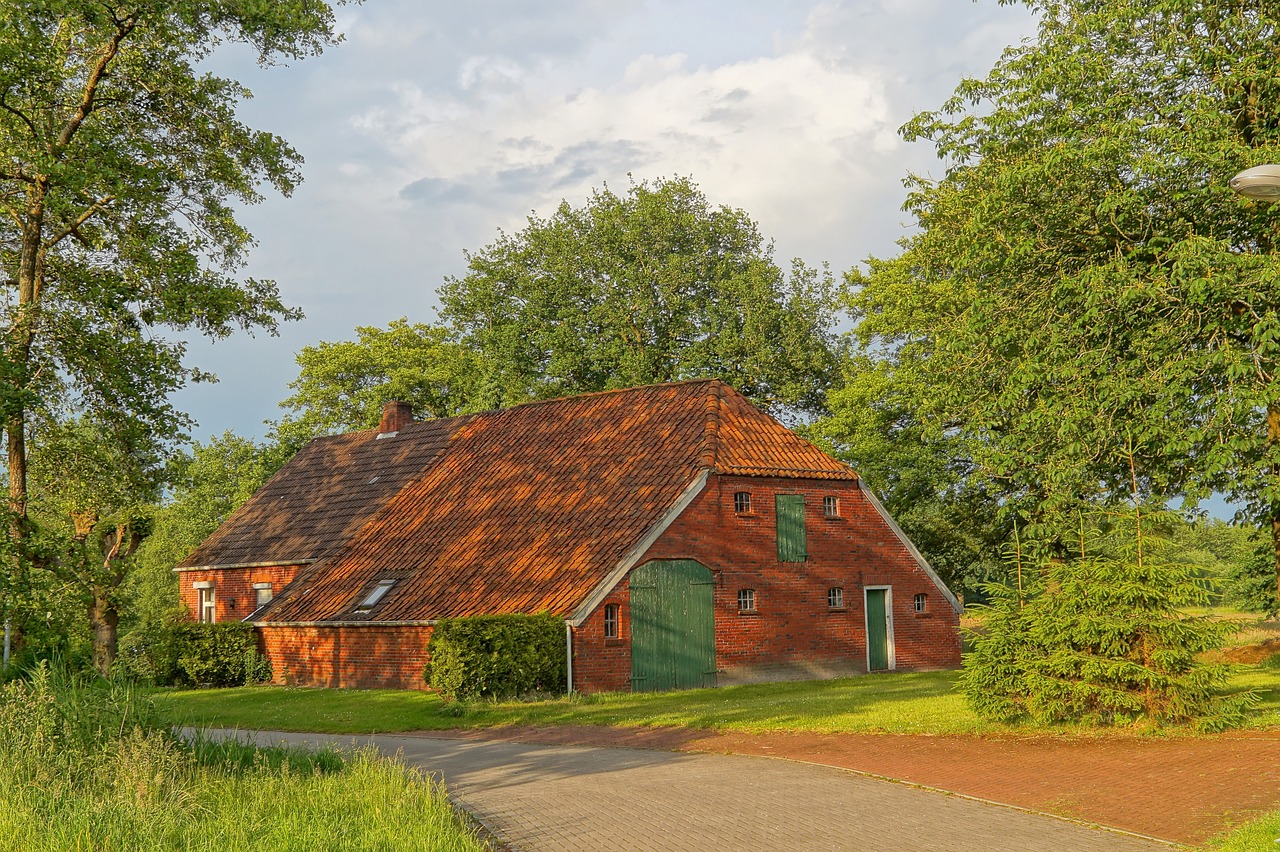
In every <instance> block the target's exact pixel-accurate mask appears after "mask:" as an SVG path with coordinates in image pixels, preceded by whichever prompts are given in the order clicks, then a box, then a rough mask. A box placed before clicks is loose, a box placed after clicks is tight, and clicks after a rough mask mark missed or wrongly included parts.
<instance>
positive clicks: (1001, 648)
mask: <svg viewBox="0 0 1280 852" xmlns="http://www.w3.org/2000/svg"><path fill="white" fill-rule="evenodd" d="M1144 523H1146V525H1147V528H1146V529H1144V527H1143V524H1144ZM1151 523H1152V518H1150V517H1149V516H1146V515H1144V514H1142V513H1141V512H1136V513H1135V514H1134V515H1133V516H1132V517H1130V518H1128V519H1122V527H1123V535H1124V536H1125V538H1124V539H1122V540H1119V541H1117V540H1115V539H1114V538H1113V539H1112V540H1110V541H1104V542H1102V544H1103V545H1104V546H1103V547H1102V548H1096V547H1095V548H1093V549H1092V551H1091V548H1090V547H1089V545H1088V543H1087V542H1086V539H1087V537H1088V536H1086V535H1085V534H1084V533H1083V532H1082V534H1081V536H1080V540H1081V546H1080V553H1079V554H1078V555H1077V556H1076V557H1075V558H1069V559H1068V558H1063V557H1062V556H1061V555H1060V554H1059V555H1058V556H1056V557H1055V558H1053V559H1042V560H1039V561H1038V562H1033V563H1032V564H1030V565H1028V564H1026V563H1024V562H1022V561H1021V559H1020V558H1019V559H1018V561H1017V564H1016V565H1015V568H1016V570H1017V571H1018V575H1019V577H1020V578H1021V587H1020V588H1019V587H1016V586H999V585H993V586H991V587H989V592H990V594H991V598H992V602H991V604H990V605H989V606H988V607H985V609H986V611H987V619H986V624H985V631H984V634H983V635H980V636H975V637H974V648H973V651H972V653H970V654H969V655H968V656H967V657H966V658H965V663H964V672H963V673H962V675H961V678H960V685H961V688H962V689H963V690H964V692H965V694H966V696H967V697H968V700H969V703H970V705H971V706H972V707H973V709H974V710H975V711H976V712H977V713H978V714H979V715H982V716H985V717H987V718H990V719H996V720H999V721H1003V722H1017V721H1021V720H1025V719H1031V720H1034V721H1036V722H1039V723H1057V722H1086V723H1091V724H1100V725H1110V724H1118V723H1119V724H1123V723H1129V722H1133V721H1136V720H1139V719H1145V720H1147V721H1149V722H1151V723H1154V724H1164V723H1177V724H1182V723H1194V724H1196V725H1197V726H1199V727H1202V728H1207V729H1219V728H1223V727H1227V726H1230V725H1233V724H1239V723H1240V722H1241V721H1243V718H1244V710H1245V709H1247V707H1249V706H1250V705H1251V704H1252V703H1254V702H1255V701H1256V698H1255V696H1254V695H1253V694H1252V693H1244V694H1238V695H1223V694H1222V691H1223V689H1224V687H1225V685H1226V680H1227V676H1228V674H1229V671H1230V669H1229V667H1228V666H1225V665H1216V664H1209V663H1206V662H1203V661H1201V660H1200V659H1199V655H1200V654H1201V653H1203V652H1204V651H1208V650H1212V649H1215V648H1219V647H1221V646H1222V643H1223V642H1224V641H1225V639H1226V638H1227V636H1229V635H1230V634H1231V633H1232V632H1233V630H1234V629H1235V627H1234V626H1233V625H1231V624H1229V623H1227V622H1224V621H1222V620H1220V619H1215V618H1212V617H1208V616H1197V615H1191V614H1188V613H1187V612H1186V610H1187V609H1188V608H1190V607H1197V606H1202V605H1203V604H1204V603H1205V598H1206V593H1205V591H1204V589H1203V588H1202V586H1201V585H1200V584H1198V583H1197V582H1196V581H1195V580H1196V578H1195V577H1194V570H1193V568H1192V567H1191V566H1186V565H1177V564H1168V563H1165V562H1163V561H1161V559H1160V558H1159V555H1160V547H1161V542H1160V541H1159V540H1158V539H1155V538H1153V537H1152V536H1151V535H1150V527H1151ZM1094 544H1097V542H1096V541H1095V542H1094ZM1021 552H1022V549H1021V548H1019V549H1018V553H1019V554H1020V553H1021Z"/></svg>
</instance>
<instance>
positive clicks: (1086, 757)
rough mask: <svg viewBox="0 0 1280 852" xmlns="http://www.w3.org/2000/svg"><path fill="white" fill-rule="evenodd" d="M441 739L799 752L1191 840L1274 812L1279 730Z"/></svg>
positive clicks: (477, 734)
mask: <svg viewBox="0 0 1280 852" xmlns="http://www.w3.org/2000/svg"><path fill="white" fill-rule="evenodd" d="M440 735H442V734H441V733H440V732H433V733H432V734H431V736H440ZM444 735H445V736H457V737H463V738H474V739H495V740H511V741H517V742H528V743H547V744H560V745H605V746H622V747H628V748H651V749H664V750H673V751H699V752H729V753H735V754H755V755H768V756H773V757H783V758H790V759H796V760H805V761H810V762H813V763H822V764H826V765H829V766H839V767H844V768H847V769H855V770H858V771H861V772H870V773H873V774H876V775H883V776H886V777H889V778H896V779H900V780H903V781H909V782H912V783H915V784H923V785H926V786H929V787H937V788H940V789H943V790H950V791H953V792H957V793H963V794H965V795H968V796H976V797H979V798H983V799H990V800H992V801H997V802H1004V803H1006V804H1011V805H1017V806H1019V807H1023V808H1031V809H1033V810H1038V811H1044V812H1047V813H1052V814H1058V815H1060V816H1066V817H1071V818H1074V819H1080V820H1085V821H1088V822H1096V823H1100V824H1102V825H1109V826H1114V827H1116V828H1121V829H1125V830H1127V831H1134V832H1137V833H1139V834H1146V835H1150V836H1152V837H1159V838H1162V839H1165V840H1172V841H1176V842H1180V843H1201V842H1203V841H1205V840H1206V839H1208V838H1210V837H1212V836H1213V835H1215V834H1218V833H1220V832H1222V831H1225V830H1227V829H1230V828H1232V827H1233V826H1236V825H1239V824H1240V823H1242V822H1246V821H1248V820H1250V819H1252V818H1254V817H1256V816H1259V815H1261V814H1264V813H1268V812H1271V811H1274V810H1277V809H1280V732H1265V733H1233V734H1222V735H1217V736H1209V737H1195V738H1192V737H1168V738H1157V737H1120V736H1112V737H1049V736H1044V737H986V738H978V737H966V736H911V735H896V734H807V733H770V734H737V733H717V732H711V731H693V730H687V729H683V728H605V727H594V726H561V727H550V728H543V727H507V728H494V729H489V730H481V731H451V732H447V733H445V734H444Z"/></svg>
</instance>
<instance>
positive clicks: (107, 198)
mask: <svg viewBox="0 0 1280 852" xmlns="http://www.w3.org/2000/svg"><path fill="white" fill-rule="evenodd" d="M115 200H116V197H115V196H114V195H104V196H103V197H102V198H99V199H98V200H97V201H95V202H93V204H92V205H90V207H89V209H88V210H85V211H84V212H83V213H81V214H80V215H79V216H77V217H76V220H75V221H74V222H72V223H71V224H70V225H68V226H67V227H65V228H63V229H62V230H61V231H59V232H58V233H57V234H56V235H54V236H53V237H52V238H51V239H50V240H49V242H48V243H46V246H45V247H46V248H53V247H54V246H56V245H57V244H58V243H60V242H62V241H63V240H64V239H66V238H67V237H69V236H71V235H72V234H75V236H76V237H77V238H79V237H80V235H79V234H78V233H76V229H77V228H79V227H80V226H81V225H83V224H84V223H85V222H88V221H89V220H90V219H91V218H93V216H94V214H96V213H100V212H101V211H102V210H104V209H105V208H106V206H107V205H108V204H110V203H111V202H112V201H115Z"/></svg>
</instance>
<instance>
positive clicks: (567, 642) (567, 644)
mask: <svg viewBox="0 0 1280 852" xmlns="http://www.w3.org/2000/svg"><path fill="white" fill-rule="evenodd" d="M564 658H565V661H566V662H567V664H568V675H569V677H568V681H569V688H568V690H567V693H568V694H569V695H572V694H573V627H572V626H570V624H569V622H567V621H566V622H565V623H564Z"/></svg>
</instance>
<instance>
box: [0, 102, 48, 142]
mask: <svg viewBox="0 0 1280 852" xmlns="http://www.w3.org/2000/svg"><path fill="white" fill-rule="evenodd" d="M0 109H2V110H4V111H5V112H7V113H9V114H11V115H16V116H17V117H18V118H19V119H20V120H21V121H22V123H23V124H25V125H26V126H27V129H28V130H30V131H31V138H32V139H34V140H35V141H36V142H39V141H40V131H38V130H36V125H35V122H33V121H32V120H31V119H30V118H28V117H27V114H26V113H25V112H23V111H22V110H20V109H18V108H16V107H11V106H9V104H7V103H5V99H4V97H3V96H0Z"/></svg>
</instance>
